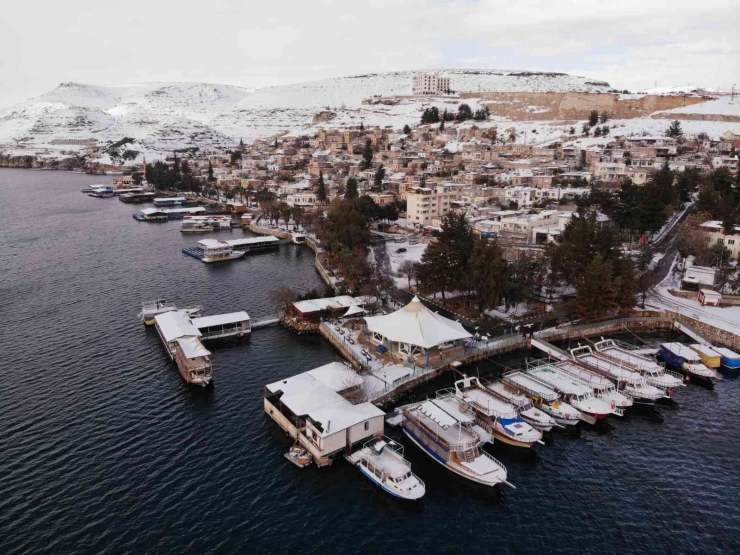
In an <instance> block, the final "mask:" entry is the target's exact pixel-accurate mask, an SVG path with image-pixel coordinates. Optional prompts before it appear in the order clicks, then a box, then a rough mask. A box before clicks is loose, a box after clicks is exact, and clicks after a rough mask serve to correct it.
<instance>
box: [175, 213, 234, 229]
mask: <svg viewBox="0 0 740 555" xmlns="http://www.w3.org/2000/svg"><path fill="white" fill-rule="evenodd" d="M215 229H231V216H226V215H220V214H211V215H209V216H184V217H183V219H182V222H181V223H180V231H181V232H182V233H206V232H209V231H213V230H215Z"/></svg>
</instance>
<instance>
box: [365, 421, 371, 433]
mask: <svg viewBox="0 0 740 555" xmlns="http://www.w3.org/2000/svg"><path fill="white" fill-rule="evenodd" d="M369 429H370V422H365V431H366V432H367V431H368V430H369Z"/></svg>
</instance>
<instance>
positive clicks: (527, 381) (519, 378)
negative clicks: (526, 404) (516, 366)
mask: <svg viewBox="0 0 740 555" xmlns="http://www.w3.org/2000/svg"><path fill="white" fill-rule="evenodd" d="M504 378H505V379H506V380H507V381H509V382H511V383H513V384H515V385H518V386H521V387H522V389H525V390H529V391H531V392H533V393H536V394H537V395H538V396H540V397H542V398H543V399H545V400H546V401H553V400H555V399H557V398H558V397H559V395H558V393H557V392H556V391H555V390H554V389H552V388H551V387H548V386H546V385H542V384H541V383H540V382H538V381H535V380H533V379H532V378H530V377H529V376H527V375H526V374H523V373H522V372H512V373H511V374H507V375H506V376H504Z"/></svg>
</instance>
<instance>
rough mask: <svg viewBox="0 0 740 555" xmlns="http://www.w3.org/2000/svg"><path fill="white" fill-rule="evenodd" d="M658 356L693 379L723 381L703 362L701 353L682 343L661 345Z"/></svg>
mask: <svg viewBox="0 0 740 555" xmlns="http://www.w3.org/2000/svg"><path fill="white" fill-rule="evenodd" d="M658 356H659V357H660V358H661V360H663V362H665V363H666V364H667V365H668V366H670V367H671V368H675V369H676V370H679V371H683V372H686V373H687V374H688V375H689V376H691V377H692V378H700V379H703V380H711V379H715V380H717V379H721V376H720V375H719V374H718V373H717V372H716V371H715V370H712V369H711V368H707V367H706V366H705V365H704V364H703V363H702V361H701V357H700V356H699V353H697V352H696V351H694V350H693V349H691V348H690V347H688V346H687V345H684V344H682V343H661V344H660V353H659V354H658Z"/></svg>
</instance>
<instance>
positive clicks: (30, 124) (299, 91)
mask: <svg viewBox="0 0 740 555" xmlns="http://www.w3.org/2000/svg"><path fill="white" fill-rule="evenodd" d="M414 73H418V72H413V71H403V72H393V73H379V74H371V75H357V76H352V77H340V78H334V79H324V80H321V81H315V82H308V83H299V84H293V85H284V86H278V87H267V88H262V89H247V88H241V87H234V86H230V85H217V84H205V83H149V84H139V85H109V86H95V85H84V84H79V83H63V84H61V85H59V87H57V88H56V89H54V90H53V91H50V92H48V93H46V94H43V95H41V96H39V97H36V98H32V99H30V100H27V101H25V102H22V103H21V104H18V105H16V106H13V107H11V108H7V109H5V110H2V111H0V150H4V151H6V152H19V151H20V152H23V151H26V152H28V151H32V150H39V149H48V151H49V152H50V153H51V152H54V151H58V150H60V149H68V150H69V149H74V148H83V147H84V146H85V145H80V144H75V143H77V142H79V143H85V144H89V143H91V142H94V143H96V144H98V145H101V144H106V143H109V142H115V141H119V140H121V139H123V138H124V137H130V138H132V139H134V140H135V143H134V145H135V147H136V148H137V149H138V150H139V151H141V152H144V153H147V152H151V153H157V152H160V153H162V152H171V151H172V150H174V149H179V148H192V147H199V148H219V147H229V146H231V145H233V144H235V143H236V142H238V141H239V139H241V138H243V139H244V140H250V139H255V138H260V137H267V136H270V135H274V134H277V133H281V132H286V131H292V130H296V129H301V128H303V127H304V126H308V125H310V124H311V123H312V118H313V117H314V115H315V114H316V113H318V112H320V111H322V110H327V109H329V110H332V111H334V112H336V113H338V115H339V116H342V115H345V116H347V115H348V114H349V115H348V116H347V117H349V119H355V117H353V116H357V114H360V113H361V112H367V116H368V118H369V119H373V115H376V116H378V117H380V119H381V120H382V119H383V117H382V116H383V115H384V114H385V111H384V109H383V108H382V107H381V108H376V107H369V106H365V107H363V105H362V101H363V99H366V98H369V97H373V96H381V95H382V96H401V97H402V96H408V95H410V94H411V81H412V77H413V75H414ZM433 73H437V74H440V75H443V76H448V77H450V78H451V81H452V88H454V89H455V90H456V91H460V92H478V91H481V92H569V91H575V92H606V91H608V90H609V85H608V83H604V82H597V81H592V80H589V79H587V78H583V77H575V76H571V75H566V74H557V73H535V72H517V71H495V70H467V71H466V70H446V71H434V72H433ZM414 104H416V105H417V106H415V107H413V108H411V107H409V109H408V110H405V111H404V110H401V111H400V112H399V113H398V114H397V115H398V116H403V118H404V119H406V117H405V116H406V112H409V111H413V110H416V109H418V102H414ZM389 115H390V114H389ZM362 117H364V116H362ZM414 117H416V116H415V115H414ZM385 119H386V120H389V119H390V120H392V119H393V118H385ZM395 119H398V118H397V117H396V118H395ZM339 120H340V121H341V120H342V117H340V118H339ZM337 123H339V122H337ZM385 123H386V124H393V123H395V122H394V121H386V122H385Z"/></svg>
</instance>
